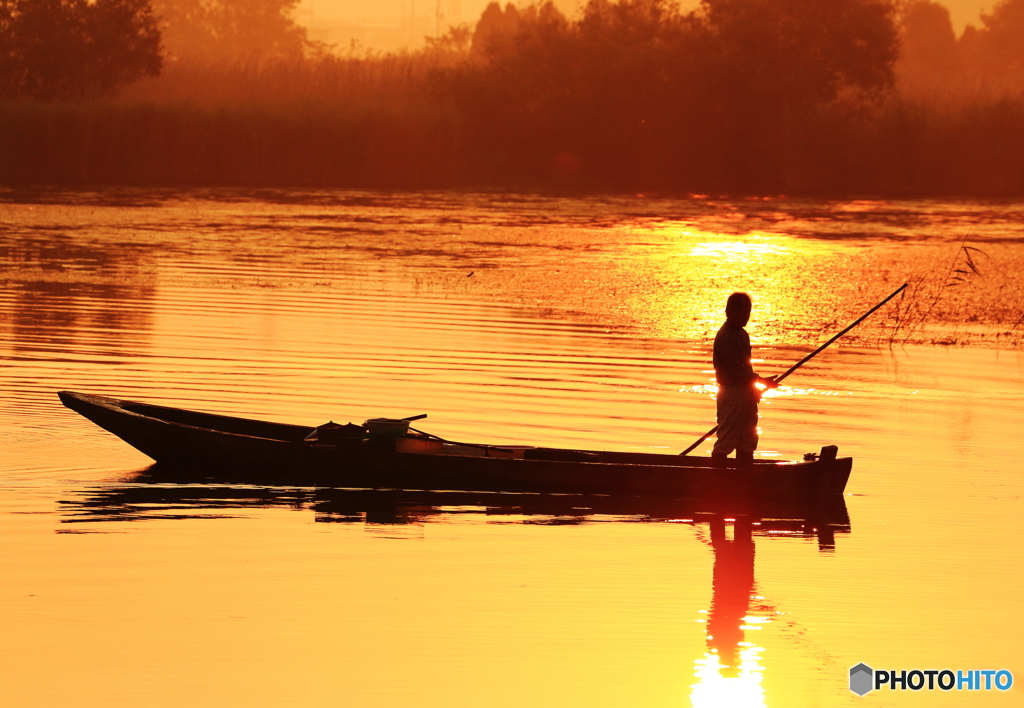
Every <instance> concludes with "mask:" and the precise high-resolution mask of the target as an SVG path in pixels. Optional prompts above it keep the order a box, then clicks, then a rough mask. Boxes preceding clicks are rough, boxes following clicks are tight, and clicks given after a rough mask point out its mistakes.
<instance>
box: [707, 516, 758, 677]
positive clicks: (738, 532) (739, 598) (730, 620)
mask: <svg viewBox="0 0 1024 708" xmlns="http://www.w3.org/2000/svg"><path fill="white" fill-rule="evenodd" d="M711 547H712V548H714V549H715V567H714V572H713V574H712V596H711V612H710V613H709V614H708V648H710V649H714V650H715V651H717V653H718V662H719V663H720V664H721V665H722V667H723V669H724V674H725V675H726V676H737V675H738V674H739V647H740V642H742V641H743V625H744V624H745V623H746V619H745V618H746V616H747V612H748V610H749V607H750V595H751V593H752V592H753V590H754V539H753V535H752V533H751V527H750V519H749V518H747V517H743V516H741V517H738V518H737V519H736V521H735V522H734V525H733V540H732V541H729V540H728V539H726V537H725V521H724V519H723V518H722V517H721V516H718V515H716V516H715V517H714V518H712V520H711Z"/></svg>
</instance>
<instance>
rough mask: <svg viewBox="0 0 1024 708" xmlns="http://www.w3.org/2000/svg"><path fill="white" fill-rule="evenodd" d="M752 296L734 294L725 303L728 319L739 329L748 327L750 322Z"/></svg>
mask: <svg viewBox="0 0 1024 708" xmlns="http://www.w3.org/2000/svg"><path fill="white" fill-rule="evenodd" d="M750 307H751V302H750V296H749V295H747V294H746V293H733V294H732V295H730V296H729V299H728V300H727V301H726V303H725V317H726V319H727V320H728V321H729V322H730V323H732V324H734V325H736V326H737V327H746V326H747V322H749V321H750Z"/></svg>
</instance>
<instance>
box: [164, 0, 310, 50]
mask: <svg viewBox="0 0 1024 708" xmlns="http://www.w3.org/2000/svg"><path fill="white" fill-rule="evenodd" d="M299 2H300V0H152V3H153V9H154V11H155V12H156V14H157V15H158V16H159V17H160V26H161V29H162V30H163V34H164V46H165V48H166V51H167V55H168V57H169V58H171V59H181V58H185V57H202V58H206V59H214V60H216V59H222V58H248V57H256V56H258V57H265V58H266V57H273V58H280V57H293V58H295V57H301V56H303V55H304V54H305V53H306V52H307V51H308V50H310V49H312V48H314V47H316V46H317V45H315V44H314V43H312V42H310V41H309V40H308V39H307V37H306V30H305V28H303V27H301V26H299V25H297V24H295V20H294V18H293V17H292V14H293V13H294V11H295V8H296V7H297V6H298V4H299Z"/></svg>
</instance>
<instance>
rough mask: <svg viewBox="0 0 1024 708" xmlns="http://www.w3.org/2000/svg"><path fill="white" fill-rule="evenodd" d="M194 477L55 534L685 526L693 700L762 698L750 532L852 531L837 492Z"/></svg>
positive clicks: (174, 471)
mask: <svg viewBox="0 0 1024 708" xmlns="http://www.w3.org/2000/svg"><path fill="white" fill-rule="evenodd" d="M193 476H194V473H193V472H192V471H190V470H187V469H181V468H170V467H161V466H160V465H154V466H152V467H150V468H148V469H147V470H144V471H143V472H141V473H139V474H137V475H136V476H135V481H133V482H131V483H129V484H123V485H120V486H117V485H111V486H104V487H100V488H93V489H84V490H82V492H81V493H80V494H78V495H75V496H72V497H71V498H67V499H65V500H63V501H62V502H61V509H60V513H61V522H62V527H63V528H62V529H61V530H60V532H64V533H81V532H91V533H96V532H103V531H104V529H105V528H108V527H109V528H110V529H111V530H113V528H114V527H115V526H117V525H119V524H120V523H123V522H136V523H138V522H164V521H167V520H178V521H181V522H192V523H196V522H199V523H211V522H212V523H216V520H217V519H238V518H240V517H245V516H247V515H249V514H253V513H255V512H256V511H257V510H259V509H266V508H270V507H278V508H287V509H292V510H294V511H299V512H304V511H305V512H309V511H311V512H313V514H314V518H315V521H316V522H318V523H329V524H346V525H363V526H364V527H365V530H366V533H367V534H368V535H370V536H372V537H374V538H380V539H396V540H409V539H420V540H422V539H423V538H424V535H425V531H424V529H425V525H428V524H431V525H433V524H438V525H441V526H444V525H448V526H451V525H452V524H467V523H468V524H481V523H483V524H501V525H507V524H521V525H527V526H549V527H564V526H574V525H585V524H609V523H611V524H637V523H642V524H649V523H651V522H672V523H673V525H675V526H677V527H678V526H683V527H688V528H690V529H693V530H695V531H696V532H697V537H698V538H702V539H703V540H704V542H705V543H707V545H708V546H710V548H711V550H712V554H713V568H712V573H711V586H712V587H711V602H710V606H709V607H707V608H705V609H701V610H698V614H699V615H701V616H702V617H703V618H705V619H698V622H703V623H705V626H706V651H705V652H704V653H703V654H702V655H700V656H697V657H695V658H694V659H693V667H694V669H693V676H695V677H696V679H697V682H696V683H693V684H691V686H690V688H691V690H690V701H691V704H692V706H693V708H713V707H714V708H720V707H722V706H730V707H732V708H766V706H767V705H768V704H767V703H766V699H765V691H764V687H763V682H764V676H765V674H766V672H769V671H771V666H770V661H767V660H766V658H765V656H764V651H765V650H764V648H762V647H761V646H758V643H757V642H756V641H755V640H754V639H753V638H752V637H751V635H752V634H754V635H756V633H757V632H759V631H760V630H761V629H762V628H763V627H765V626H766V625H768V624H769V623H770V622H771V621H772V617H773V616H774V615H775V608H774V607H773V606H772V605H771V604H770V603H769V602H768V601H766V599H765V597H764V596H763V595H761V594H758V588H757V584H756V580H755V566H754V558H755V543H756V540H757V539H761V540H762V542H763V539H767V538H779V537H785V538H794V537H795V538H804V539H807V540H811V539H816V540H817V544H818V548H819V550H820V551H824V552H831V551H832V550H834V548H835V534H836V533H842V534H846V533H849V532H850V523H849V516H848V514H847V511H846V506H845V503H844V502H843V500H842V498H838V499H831V500H819V502H817V503H811V504H807V503H804V504H795V505H788V506H786V507H773V508H763V509H761V510H759V511H756V512H755V513H752V514H749V515H747V514H737V513H733V512H729V511H722V510H720V509H719V510H715V509H714V506H713V505H709V504H708V503H707V502H702V503H698V502H694V501H689V500H685V499H665V498H652V497H633V498H623V497H607V496H595V495H546V494H501V493H479V492H429V491H402V490H371V489H362V490H345V489H312V488H287V487H253V486H245V485H221V484H209V483H207V484H200V483H196V482H194V481H190V478H192V477H193ZM638 580H639V579H638ZM767 592H770V590H769V591H767ZM666 678H667V677H666ZM679 678H680V679H682V676H680V677H679Z"/></svg>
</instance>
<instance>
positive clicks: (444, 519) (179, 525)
mask: <svg viewBox="0 0 1024 708" xmlns="http://www.w3.org/2000/svg"><path fill="white" fill-rule="evenodd" d="M4 199H5V201H4V202H2V203H0V217H2V219H0V268H2V271H0V280H2V282H3V287H2V290H0V387H2V390H3V392H4V394H3V396H2V398H0V428H2V430H3V431H4V432H3V436H2V438H0V459H2V465H0V525H2V526H3V538H4V539H5V541H4V546H3V549H2V550H0V574H2V575H0V577H2V578H3V580H2V581H0V617H2V619H3V623H4V626H5V632H4V638H3V640H2V641H0V674H2V676H0V678H2V679H3V684H2V685H3V686H4V696H5V705H13V706H47V705H54V706H56V705H123V706H139V705H145V706H162V705H180V704H182V703H185V702H189V703H192V704H195V705H211V706H212V705H224V704H232V705H252V706H278V705H299V706H306V705H321V704H324V703H325V702H329V703H332V704H348V703H356V702H358V703H361V704H364V705H373V706H393V705H396V704H400V703H412V702H415V703H418V704H420V705H442V704H444V705H466V706H470V705H496V706H500V705H522V704H524V703H530V704H535V705H637V706H662V705H664V706H668V705H694V706H721V705H736V706H744V707H746V706H773V707H785V706H819V705H820V706H835V705H846V704H850V705H854V704H857V702H858V701H861V700H871V701H872V702H873V703H874V704H875V705H904V704H908V705H910V704H913V705H917V704H920V705H925V704H927V705H957V706H962V705H990V704H998V705H1014V704H1015V698H1016V696H1017V695H1019V689H1018V688H1017V687H1015V688H1014V689H1013V690H1012V691H1010V692H1008V693H1006V694H998V693H994V692H990V693H976V694H973V695H972V694H966V693H964V692H959V693H957V692H951V693H949V694H946V693H927V692H922V693H911V692H906V693H899V692H895V693H891V694H890V693H881V694H873V695H872V696H871V697H870V698H869V699H858V698H856V697H855V696H853V694H851V693H850V692H849V690H848V689H847V688H846V672H847V670H848V669H849V667H850V666H852V665H853V664H856V663H858V662H861V661H864V662H866V663H868V664H871V665H873V666H878V667H893V668H907V669H911V668H916V667H919V668H930V667H938V668H945V667H948V668H953V669H956V668H964V669H968V668H982V669H983V668H1008V669H1010V670H1014V671H1015V675H1016V676H1017V677H1018V678H1019V677H1020V676H1021V675H1024V669H1022V668H1021V657H1022V653H1021V650H1020V649H1019V648H1018V646H1017V642H1016V641H1015V639H1016V637H1017V636H1019V634H1020V633H1021V630H1022V629H1024V627H1022V620H1021V616H1022V615H1021V612H1020V610H1019V609H1018V605H1019V602H1018V598H1019V586H1020V580H1021V571H1020V569H1019V564H1018V563H1016V562H1015V560H1014V559H1016V558H1018V557H1019V551H1018V550H1017V545H1018V544H1017V542H1016V540H1015V533H1014V531H1015V528H1016V525H1017V520H1018V519H1019V518H1020V514H1021V511H1022V508H1021V485H1022V479H1021V473H1020V465H1019V457H1020V453H1021V445H1020V443H1019V442H1018V438H1017V435H1018V433H1017V429H1018V427H1019V425H1018V422H1019V421H1020V420H1022V419H1024V403H1022V402H1021V400H1022V396H1021V394H1022V393H1024V362H1022V357H1021V355H1020V342H1021V337H1022V336H1024V332H1022V329H1024V327H1022V326H1021V325H1019V323H1018V322H1017V318H1018V317H1020V313H1021V312H1022V311H1024V309H1022V302H1024V293H1022V290H1021V288H1020V286H1019V283H1018V280H1017V277H1016V274H1017V273H1019V272H1020V266H1021V263H1020V260H1021V258H1022V257H1024V255H1022V254H1024V248H1022V247H1021V245H1020V233H1021V231H1020V222H1021V218H1022V214H1021V210H1020V209H1019V207H1016V206H1014V205H1007V204H995V203H948V202H913V203H897V202H843V203H839V202H833V203H824V202H794V201H786V200H762V201H732V202H730V201H724V200H707V199H691V200H668V199H647V198H639V197H638V198H607V199H596V198H589V199H570V198H565V199H554V198H542V197H537V196H533V195H511V196H510V195H487V194H483V195H481V194H459V193H431V194H404V195H391V194H375V193H350V192H301V193H299V192H261V193H243V192H233V191H226V190H225V191H211V192H204V191H194V190H193V191H186V192H179V191H159V192H152V191H145V192H144V191H136V190H125V191H107V192H100V193H92V192H70V193H69V192H33V193H30V194H29V193H13V192H8V193H5V195H4ZM965 235H966V239H965ZM963 245H973V247H975V248H978V249H980V250H981V251H982V252H983V254H982V255H977V254H975V256H974V258H975V264H976V266H977V270H978V271H979V272H978V273H975V272H974V271H973V270H972V271H971V273H970V274H969V276H968V277H966V278H965V279H964V280H965V282H963V283H962V284H959V285H953V286H949V287H947V283H948V281H949V279H950V278H953V277H955V276H954V275H950V273H952V272H955V270H956V268H954V267H952V266H959V264H960V261H958V260H957V259H958V258H960V257H961V256H960V254H961V253H963V252H962V251H961V250H960V249H961V246H963ZM961 269H962V268H961ZM968 270H970V269H968ZM902 282H911V284H912V288H911V294H910V295H908V296H907V297H906V298H903V299H901V300H900V301H899V302H894V303H893V306H892V307H890V308H887V309H886V310H884V311H882V312H880V313H878V315H877V316H875V317H874V318H872V319H871V320H870V321H869V322H866V323H865V325H864V326H863V327H862V328H859V329H858V330H857V331H856V332H855V333H853V335H854V336H853V337H851V338H850V339H849V340H844V344H846V346H842V347H836V348H834V349H830V350H829V351H828V352H826V353H825V354H822V355H821V356H820V357H819V358H817V359H815V360H814V361H812V362H811V363H810V364H808V365H807V366H805V367H804V368H803V369H801V370H800V371H799V373H798V374H794V375H793V376H792V377H791V378H790V379H788V380H787V382H786V383H787V385H786V386H784V387H783V388H782V389H781V390H780V391H779V395H777V396H774V397H772V398H770V399H768V400H766V402H765V405H764V407H763V413H764V415H763V418H762V445H761V449H760V450H759V453H758V454H759V455H760V456H762V457H769V458H774V457H778V458H785V459H789V458H793V457H797V456H799V455H801V454H802V453H804V452H810V451H816V450H817V449H818V448H820V447H821V446H822V445H824V444H829V443H835V444H838V445H839V446H840V452H841V454H847V455H852V456H853V457H854V458H855V463H854V472H853V476H852V477H851V481H850V485H849V487H848V489H847V492H848V495H847V496H846V497H845V499H844V501H843V503H841V504H840V505H839V507H838V508H832V509H830V510H828V512H827V513H826V514H825V515H824V516H820V515H819V516H813V515H809V516H807V517H806V518H792V519H783V520H771V519H760V520H757V522H756V523H757V524H758V525H756V526H753V527H752V528H750V529H749V531H750V536H749V542H747V541H746V540H745V539H746V538H747V536H746V532H745V530H744V527H743V524H744V521H743V520H742V519H740V520H739V521H736V522H733V521H731V520H728V521H727V520H725V519H723V518H718V517H715V516H714V515H712V514H708V513H705V512H706V510H704V509H701V508H699V507H698V506H694V505H692V504H687V503H682V502H678V503H677V502H672V501H671V500H618V499H609V498H598V497H568V498H560V497H544V496H541V497H534V498H529V497H523V496H522V495H479V494H476V495H474V494H461V495H460V494H438V493H430V492H406V493H399V492H395V493H384V492H369V491H351V490H349V491H346V490H322V489H321V490H317V489H309V488H298V487H295V488H288V487H272V488H267V487H255V486H249V485H235V484H230V485H228V484H204V483H202V482H201V481H199V480H192V481H188V480H186V482H187V483H180V482H181V480H177V482H178V483H172V482H170V481H168V480H164V479H160V478H159V477H158V476H154V474H153V473H152V472H151V471H147V468H148V465H149V462H148V460H147V459H146V458H145V457H144V456H143V455H141V454H140V453H138V452H136V451H134V450H132V449H131V448H129V447H128V446H127V445H125V444H124V443H122V442H121V441H119V440H117V439H116V438H114V437H113V436H110V435H109V434H107V433H105V432H104V431H102V430H100V429H98V428H96V427H95V426H93V425H92V424H91V423H89V422H88V421H86V420H84V419H82V418H80V417H78V416H77V415H76V414H74V413H72V412H71V411H68V410H66V409H64V408H62V407H61V406H60V403H59V401H58V400H57V398H56V395H55V392H56V391H58V390H62V389H70V390H80V391H85V392H92V393H101V394H110V395H115V396H119V397H124V398H136V399H140V400H146V401H151V402H156V403H164V404H169V405H181V406H185V407H191V408H197V409H202V410H207V411H212V412H222V413H229V414H238V415H245V416H248V417H262V418H267V419H272V420H280V421H286V422H296V423H300V422H301V423H306V424H309V425H316V424H318V423H322V422H325V421H326V420H329V419H331V420H335V421H338V422H347V421H354V422H361V421H362V420H363V419H364V418H368V417H376V416H381V415H384V416H404V415H412V414H416V413H428V414H429V418H428V419H427V420H425V421H422V423H421V425H422V427H423V428H424V429H426V430H429V431H431V432H434V433H436V434H438V435H442V436H444V437H446V438H451V439H456V440H468V441H486V442H497V443H523V444H543V445H557V446H566V447H585V448H594V449H615V450H651V451H678V450H680V449H682V448H683V447H686V446H687V445H689V444H690V442H692V441H693V440H694V439H696V438H697V437H698V436H699V435H700V434H701V433H703V432H705V431H706V430H707V429H708V428H709V427H710V426H711V425H712V424H713V415H714V403H713V387H712V386H711V379H712V374H711V371H710V363H709V359H710V352H709V337H710V336H711V335H712V334H713V332H714V330H715V329H716V328H717V326H718V325H719V323H720V320H721V309H722V306H723V304H724V299H725V296H726V295H728V293H729V292H731V291H732V290H735V289H746V290H749V291H750V292H751V293H752V294H753V296H754V300H755V311H754V321H753V322H752V325H751V327H750V331H751V336H752V338H753V339H754V342H755V345H756V347H757V351H756V354H755V356H756V357H757V358H758V359H759V362H758V364H757V366H758V368H759V369H760V370H761V371H762V372H763V373H766V374H768V373H777V372H779V371H782V370H784V369H785V368H787V367H788V366H789V365H790V364H791V363H792V362H794V361H796V360H798V359H799V358H801V357H802V356H803V355H804V354H805V353H807V352H808V351H810V350H811V349H813V348H814V346H816V345H817V344H818V343H820V342H822V341H824V340H825V339H827V338H828V336H830V335H831V334H832V333H833V332H835V331H837V330H838V329H841V328H842V327H843V326H844V325H845V324H847V323H848V322H850V321H852V320H853V319H855V318H856V317H857V316H859V315H860V314H861V313H862V312H863V311H865V310H866V309H867V308H868V307H870V306H871V305H872V304H874V303H875V302H877V301H878V300H880V299H881V298H882V297H884V296H885V295H887V294H888V293H889V292H891V291H892V290H894V289H895V288H896V286H898V285H899V284H901V283H902ZM925 313H927V315H928V316H927V318H925V319H923V320H921V318H922V317H923V316H924V315H925ZM919 320H920V321H919ZM936 342H947V343H955V345H954V346H940V345H936V344H935V343H936ZM960 344H970V345H971V346H967V347H963V346H958V345H960ZM854 345H856V346H854ZM709 447H710V444H705V446H704V447H703V448H702V449H705V448H709Z"/></svg>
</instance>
